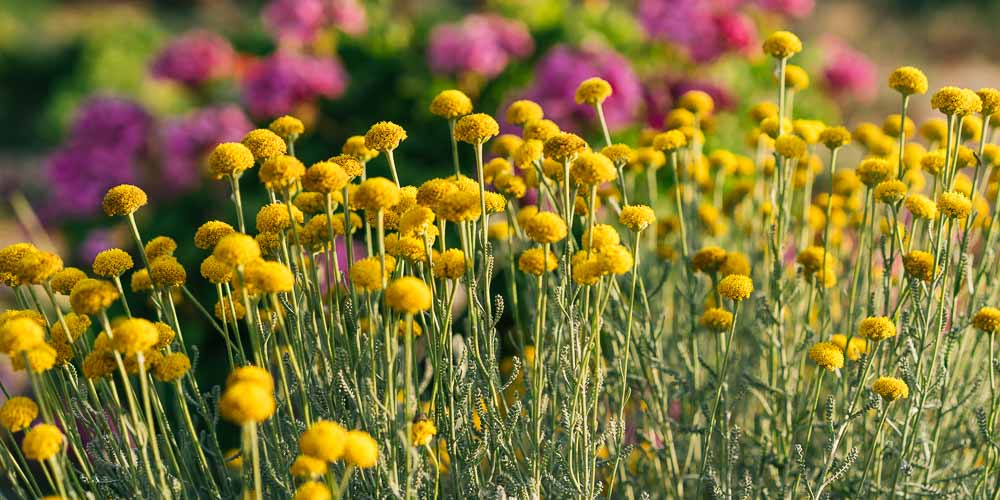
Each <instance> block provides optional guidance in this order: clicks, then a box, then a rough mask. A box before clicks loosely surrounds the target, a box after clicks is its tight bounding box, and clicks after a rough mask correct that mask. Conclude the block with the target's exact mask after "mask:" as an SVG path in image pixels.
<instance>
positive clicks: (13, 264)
mask: <svg viewBox="0 0 1000 500" xmlns="http://www.w3.org/2000/svg"><path fill="white" fill-rule="evenodd" d="M38 251H39V250H38V249H37V248H35V245H32V244H31V243H14V244H12V245H7V246H6V247H3V249H0V279H2V281H3V283H4V284H5V285H7V286H9V287H11V288H16V287H18V286H20V285H21V279H20V278H18V276H17V271H18V267H20V263H21V260H22V259H24V258H25V257H27V256H29V255H31V254H33V253H36V252H38Z"/></svg>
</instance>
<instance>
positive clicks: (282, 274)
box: [245, 260, 295, 293]
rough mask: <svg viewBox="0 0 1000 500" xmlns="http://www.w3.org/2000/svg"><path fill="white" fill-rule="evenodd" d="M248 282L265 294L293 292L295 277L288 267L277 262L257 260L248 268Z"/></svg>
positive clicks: (246, 276)
mask: <svg viewBox="0 0 1000 500" xmlns="http://www.w3.org/2000/svg"><path fill="white" fill-rule="evenodd" d="M245 278H246V282H247V284H248V285H249V286H251V287H253V288H254V289H256V290H260V291H261V292H263V293H281V292H291V291H292V289H293V288H294V287H295V276H294V275H293V274H292V271H291V270H290V269H288V266H286V265H284V264H282V263H280V262H275V261H264V260H257V261H254V262H251V263H250V264H248V265H247V267H246V275H245Z"/></svg>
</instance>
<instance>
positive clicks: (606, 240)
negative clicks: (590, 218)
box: [581, 224, 621, 250]
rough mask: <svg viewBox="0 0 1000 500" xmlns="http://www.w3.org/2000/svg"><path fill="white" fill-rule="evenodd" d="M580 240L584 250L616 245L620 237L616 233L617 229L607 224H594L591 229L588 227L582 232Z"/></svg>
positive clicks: (619, 241)
mask: <svg viewBox="0 0 1000 500" xmlns="http://www.w3.org/2000/svg"><path fill="white" fill-rule="evenodd" d="M581 242H582V243H583V248H584V249H585V250H586V249H594V250H597V249H601V248H604V247H606V246H611V245H618V244H619V243H621V237H620V236H619V235H618V231H615V228H614V227H611V226H609V225H607V224H596V225H594V227H593V230H590V229H588V230H586V231H584V232H583V236H582V237H581Z"/></svg>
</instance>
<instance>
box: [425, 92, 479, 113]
mask: <svg viewBox="0 0 1000 500" xmlns="http://www.w3.org/2000/svg"><path fill="white" fill-rule="evenodd" d="M430 112H431V114H433V115H435V116H440V117H441V118H446V119H448V120H454V119H456V118H458V117H460V116H465V115H467V114H469V113H471V112H472V100H471V99H469V96H467V95H465V93H463V92H462V91H461V90H454V89H452V90H444V91H442V92H441V93H439V94H438V95H437V96H435V97H434V100H433V101H431V105H430Z"/></svg>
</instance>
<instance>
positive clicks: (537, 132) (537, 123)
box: [521, 119, 560, 143]
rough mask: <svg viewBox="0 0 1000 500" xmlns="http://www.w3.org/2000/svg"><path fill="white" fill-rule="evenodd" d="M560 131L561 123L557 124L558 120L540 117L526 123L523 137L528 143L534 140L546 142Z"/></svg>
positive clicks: (522, 133)
mask: <svg viewBox="0 0 1000 500" xmlns="http://www.w3.org/2000/svg"><path fill="white" fill-rule="evenodd" d="M558 133H560V132H559V125H556V122H554V121H552V120H545V119H538V120H531V121H529V122H527V123H525V124H524V129H523V131H522V132H521V137H522V138H523V139H524V141H525V142H526V143H527V142H531V141H533V140H535V141H542V142H545V141H547V140H549V138H551V137H553V136H555V135H556V134H558Z"/></svg>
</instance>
